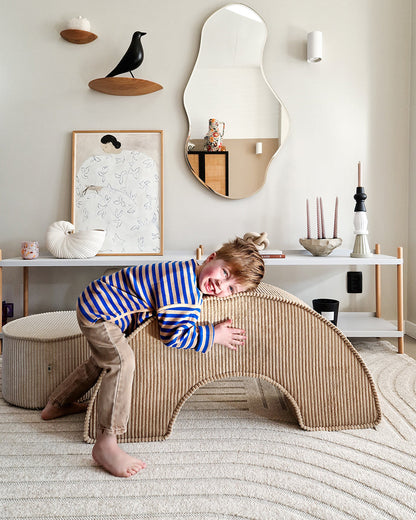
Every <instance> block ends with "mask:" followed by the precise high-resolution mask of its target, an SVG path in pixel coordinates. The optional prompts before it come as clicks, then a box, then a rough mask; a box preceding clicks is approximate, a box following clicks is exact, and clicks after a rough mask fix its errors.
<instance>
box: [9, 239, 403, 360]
mask: <svg viewBox="0 0 416 520" xmlns="http://www.w3.org/2000/svg"><path fill="white" fill-rule="evenodd" d="M375 251H376V253H375V254H374V255H373V256H371V257H368V258H352V257H351V256H350V251H348V250H345V249H335V250H334V251H333V252H332V253H331V254H330V255H329V256H325V257H322V256H319V257H318V256H312V255H311V254H310V253H308V252H307V251H305V250H294V251H284V254H285V258H265V259H264V262H265V264H266V265H267V266H281V267H287V266H299V267H301V266H308V267H314V266H315V267H326V266H364V265H367V266H368V265H369V266H374V267H375V290H376V295H375V303H376V305H375V312H346V313H345V312H340V313H339V315H338V327H339V328H340V329H341V330H342V331H343V333H344V334H345V335H346V336H347V337H396V338H398V352H399V353H403V352H404V328H403V325H404V318H403V248H401V247H399V248H398V249H397V257H394V256H387V255H382V254H380V246H379V245H378V244H377V245H376V249H375ZM265 253H266V254H272V253H273V251H272V250H266V251H265ZM193 256H195V254H194V253H193V252H191V251H168V252H166V253H165V254H164V255H163V256H105V255H103V256H95V257H93V258H86V259H78V258H71V259H60V258H54V257H52V256H51V257H48V256H43V257H39V258H36V259H35V260H23V259H22V258H6V259H4V260H2V259H1V258H2V257H1V250H0V301H2V269H3V268H6V267H23V314H24V315H25V316H27V315H28V314H29V268H36V267H94V266H96V267H123V266H129V265H137V264H148V263H157V262H162V261H169V260H184V259H188V258H192V257H193ZM383 265H393V266H396V268H397V327H396V326H394V325H393V324H392V323H391V322H389V321H386V320H383V319H382V318H381V266H383ZM0 325H1V324H0ZM0 330H1V328H0Z"/></svg>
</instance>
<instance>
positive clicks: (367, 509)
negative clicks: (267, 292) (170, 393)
mask: <svg viewBox="0 0 416 520" xmlns="http://www.w3.org/2000/svg"><path fill="white" fill-rule="evenodd" d="M355 345H356V347H357V349H358V350H359V352H360V353H361V355H362V356H363V358H364V360H365V362H366V363H367V366H368V367H369V369H370V371H371V373H372V375H373V377H374V379H375V382H376V384H377V386H378V388H379V393H380V399H381V405H382V410H383V414H384V417H383V420H382V422H381V424H380V425H379V426H377V428H376V429H369V430H350V431H343V432H305V431H303V430H300V429H299V428H298V426H297V424H296V421H295V420H294V418H293V416H292V415H291V413H290V410H289V409H288V408H287V405H286V401H285V400H284V399H283V398H282V397H281V395H280V394H279V393H278V392H277V390H275V388H274V387H272V386H271V385H269V384H268V383H260V382H259V381H257V380H251V379H233V380H229V381H223V382H219V383H215V384H211V385H208V386H205V387H204V388H201V389H200V390H198V392H197V393H196V394H194V396H192V398H191V399H190V400H189V401H187V403H186V404H185V406H184V408H183V410H182V411H181V412H180V414H179V416H178V419H177V421H176V423H175V427H174V431H173V434H172V435H171V437H170V438H169V439H168V440H166V441H164V442H158V443H142V444H125V445H124V448H125V449H126V451H128V452H129V453H131V454H134V455H137V456H139V457H141V458H142V459H143V460H145V461H146V462H147V468H146V469H145V470H144V471H142V472H140V473H139V474H138V475H136V476H135V477H133V478H131V479H118V478H115V477H112V476H110V475H108V474H107V473H105V472H103V471H102V470H101V469H100V468H99V467H97V466H96V465H95V464H94V462H93V460H92V458H91V455H90V453H91V446H90V445H87V444H85V443H84V442H83V441H82V431H83V416H82V415H78V416H72V417H65V418H62V419H58V420H56V421H54V422H48V423H46V422H42V421H41V419H40V417H39V413H38V412H36V411H30V410H24V409H19V408H16V407H13V406H10V405H8V404H7V403H5V402H4V401H3V400H2V399H0V518H1V519H20V520H23V519H25V520H26V519H42V520H48V519H65V520H72V519H85V520H101V519H102V520H128V519H136V518H137V519H146V520H185V519H186V520H238V519H244V520H291V519H327V520H338V519H357V518H359V519H363V520H372V519H377V520H381V519H397V520H414V519H415V518H416V430H415V427H416V411H415V408H416V361H415V360H413V359H411V358H409V357H408V356H406V355H398V354H396V351H395V348H394V347H392V346H391V345H390V343H388V342H385V341H379V342H364V341H363V342H356V343H355Z"/></svg>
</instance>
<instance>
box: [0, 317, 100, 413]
mask: <svg viewBox="0 0 416 520" xmlns="http://www.w3.org/2000/svg"><path fill="white" fill-rule="evenodd" d="M89 355H90V353H89V347H88V343H87V340H86V339H85V338H84V336H83V334H82V333H81V330H80V328H79V326H78V322H77V318H76V312H75V311H59V312H46V313H44V314H33V315H32V316H26V317H24V318H20V319H17V320H14V321H11V322H10V323H7V324H6V325H5V326H4V327H3V397H4V399H5V400H6V401H7V402H9V403H10V404H14V405H16V406H21V407H23V408H43V407H44V406H45V405H46V403H47V401H48V397H49V395H50V394H51V393H52V391H53V390H54V389H55V388H56V387H57V386H58V384H59V383H61V382H62V381H63V380H64V379H65V377H66V376H67V375H68V374H70V372H71V371H72V370H73V369H74V368H76V367H77V366H78V365H80V364H81V363H82V362H83V361H85V360H86V359H87V358H88V357H89ZM86 397H88V396H86Z"/></svg>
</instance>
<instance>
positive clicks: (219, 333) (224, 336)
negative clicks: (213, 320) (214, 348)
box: [214, 320, 246, 350]
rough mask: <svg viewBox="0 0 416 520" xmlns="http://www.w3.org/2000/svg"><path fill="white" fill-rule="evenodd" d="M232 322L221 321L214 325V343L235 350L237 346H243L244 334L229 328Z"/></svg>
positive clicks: (241, 331)
mask: <svg viewBox="0 0 416 520" xmlns="http://www.w3.org/2000/svg"><path fill="white" fill-rule="evenodd" d="M231 324H232V320H226V321H222V322H221V323H218V324H217V325H215V327H214V329H215V339H214V341H215V343H220V344H221V345H224V346H226V347H227V348H230V349H231V350H237V347H238V346H239V345H244V341H245V340H246V333H245V331H244V330H243V329H235V328H234V327H231Z"/></svg>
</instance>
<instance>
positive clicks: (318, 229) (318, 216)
mask: <svg viewBox="0 0 416 520" xmlns="http://www.w3.org/2000/svg"><path fill="white" fill-rule="evenodd" d="M316 228H317V235H318V238H322V236H321V221H320V212H319V198H318V197H316Z"/></svg>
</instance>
